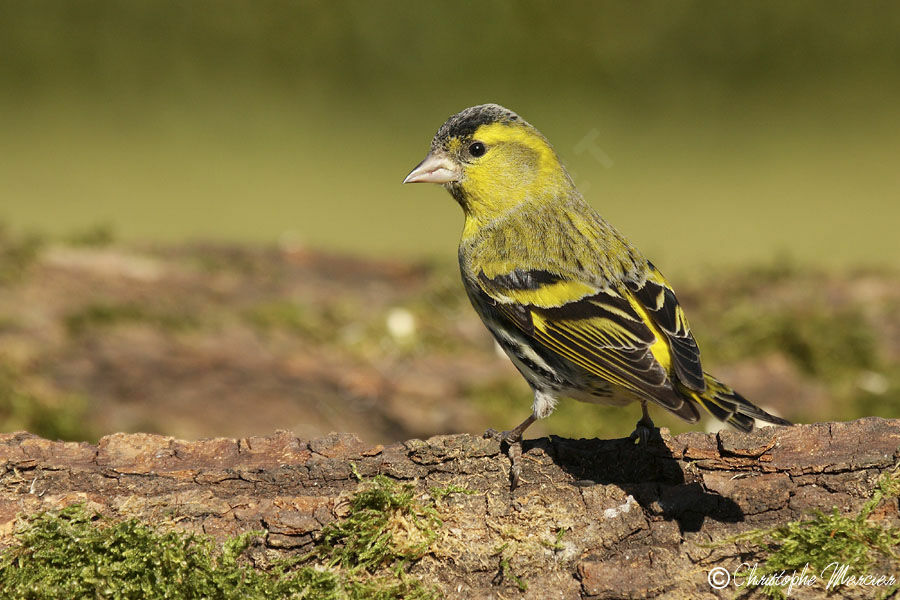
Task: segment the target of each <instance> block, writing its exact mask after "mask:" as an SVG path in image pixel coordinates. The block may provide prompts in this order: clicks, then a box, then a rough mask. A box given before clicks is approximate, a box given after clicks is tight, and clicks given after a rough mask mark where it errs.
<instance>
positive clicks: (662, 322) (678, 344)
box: [625, 263, 706, 392]
mask: <svg viewBox="0 0 900 600" xmlns="http://www.w3.org/2000/svg"><path fill="white" fill-rule="evenodd" d="M647 266H648V271H647V277H646V278H645V279H644V281H643V282H642V283H636V282H634V283H633V282H626V284H625V287H626V288H627V289H628V295H629V296H630V297H631V298H633V299H634V300H636V301H637V303H638V304H639V305H640V307H639V309H638V311H639V312H640V309H641V308H642V309H643V310H644V311H645V312H646V318H647V320H649V321H650V322H651V323H652V325H653V326H654V327H655V329H656V331H658V332H660V333H662V335H663V336H665V339H666V343H667V346H668V348H669V350H670V354H671V365H672V369H673V370H674V371H675V375H676V376H677V377H678V381H679V382H680V383H681V384H682V385H684V386H685V387H687V388H689V389H691V390H693V391H695V392H703V390H704V389H705V388H706V382H705V377H704V374H703V367H702V366H701V364H700V349H699V348H698V347H697V342H696V340H694V335H693V334H692V333H691V326H690V325H688V321H687V317H685V315H684V310H682V308H681V305H680V304H678V298H676V297H675V292H674V291H673V290H672V287H671V286H670V285H669V282H668V281H666V279H665V277H663V276H662V273H660V272H659V271H657V270H656V267H654V266H653V265H652V264H651V263H647Z"/></svg>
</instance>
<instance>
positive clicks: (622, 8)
mask: <svg viewBox="0 0 900 600" xmlns="http://www.w3.org/2000/svg"><path fill="white" fill-rule="evenodd" d="M898 32H900V4H898V3H896V2H864V3H863V2H856V3H854V2H832V1H795V2H783V1H778V2H776V1H763V2H743V3H734V2H725V1H721V2H711V1H703V2H701V1H686V0H679V1H653V2H584V3H567V4H561V3H550V2H533V1H525V2H512V1H504V0H495V1H490V0H480V1H478V2H465V1H455V2H444V3H425V2H421V1H417V2H412V1H411V2H364V1H349V2H348V1H331V2H287V1H271V0H256V1H235V0H215V1H213V0H209V1H184V0H181V1H173V0H154V1H144V0H130V1H115V2H114V1H107V0H104V1H97V0H79V1H77V2H71V1H70V2H64V1H56V2H55V1H49V0H29V1H28V2H19V1H13V0H0V156H2V160H0V429H3V430H11V429H16V428H26V429H29V430H31V431H35V432H37V433H41V434H43V435H47V436H51V437H57V436H58V437H64V438H69V439H96V437H97V436H99V435H102V434H104V433H109V432H112V431H119V430H122V431H135V430H142V431H158V432H163V433H169V434H173V435H178V436H181V437H186V438H193V437H203V436H208V435H233V436H241V435H249V434H251V433H255V434H266V433H270V432H271V431H272V430H273V429H275V428H279V427H287V428H290V429H293V430H294V431H296V432H298V435H304V436H315V435H321V434H323V433H325V432H327V431H328V430H329V429H339V430H352V431H356V432H358V433H359V434H360V435H361V436H362V437H363V438H364V439H367V440H370V441H373V442H377V441H390V440H395V439H404V438H406V437H411V436H414V435H415V436H424V435H429V434H431V433H438V432H458V431H476V430H478V429H479V428H483V427H486V426H488V425H491V426H495V427H509V426H512V425H514V424H515V423H517V422H518V421H520V420H521V418H522V417H523V416H524V415H525V414H526V413H527V410H528V400H527V398H528V390H527V387H526V385H525V384H524V382H523V381H522V380H521V378H519V377H518V375H517V374H515V373H514V372H513V370H512V369H511V367H510V366H509V365H508V363H507V361H506V360H505V359H503V358H501V357H499V356H497V354H496V353H495V352H494V347H493V343H492V341H491V340H490V339H489V337H488V335H487V334H486V333H485V331H484V329H483V328H482V327H481V324H480V323H478V321H477V319H476V317H475V316H474V313H473V312H472V311H471V309H470V307H469V306H468V304H467V302H466V300H465V297H464V295H463V292H462V289H461V286H460V285H459V281H458V275H457V274H456V273H455V272H454V267H453V262H454V261H455V259H456V250H455V246H456V241H457V239H458V236H459V231H460V229H461V226H462V215H461V214H460V210H459V208H458V207H457V206H456V205H455V203H454V202H453V201H452V200H451V199H450V197H449V196H448V195H447V194H446V193H445V192H444V191H443V190H441V189H439V188H437V187H434V186H402V185H401V184H400V182H401V181H402V179H403V177H404V176H405V175H406V173H407V172H408V171H409V170H410V169H411V168H412V167H413V166H414V165H416V164H417V163H418V162H419V160H420V159H421V158H422V157H423V156H424V154H425V153H426V151H427V149H428V145H429V142H430V140H431V136H432V135H433V133H434V132H435V131H436V130H437V128H438V127H439V126H440V125H441V123H443V121H444V120H445V119H446V118H447V117H448V116H450V115H451V114H453V113H455V112H457V111H459V110H461V109H462V108H465V107H467V106H470V105H473V104H478V103H483V102H498V103H501V104H504V105H506V106H507V107H509V108H511V109H513V110H516V111H517V112H519V113H520V114H521V115H522V116H523V117H524V118H526V119H528V120H529V121H531V122H532V123H533V124H534V125H536V126H537V127H538V128H539V129H540V130H541V131H542V132H543V133H544V134H545V135H546V136H547V137H548V138H549V139H550V140H551V141H552V142H553V143H554V145H555V147H556V149H557V151H558V153H559V154H560V156H561V157H562V159H563V160H564V162H565V163H566V164H567V166H568V167H569V169H570V171H571V172H572V174H573V176H574V178H575V180H576V183H577V184H578V186H579V188H580V189H581V190H582V192H584V194H585V196H586V197H587V198H588V200H589V201H590V202H591V203H593V204H594V205H595V206H596V207H597V208H598V209H599V210H600V212H601V213H602V214H603V215H604V216H605V217H607V218H608V219H609V220H610V221H611V222H612V223H614V224H615V225H616V226H617V227H618V228H619V229H620V230H622V231H623V232H624V233H625V234H626V235H627V236H628V237H629V238H630V239H632V241H634V242H635V243H636V244H637V245H638V246H639V247H640V248H642V249H643V250H644V251H645V253H646V254H647V255H648V256H649V257H651V258H652V259H653V260H654V262H655V263H656V264H657V265H658V266H659V267H660V268H661V269H662V270H663V271H664V272H665V273H666V274H667V275H668V276H669V278H670V279H671V280H672V281H673V283H674V284H675V287H676V289H677V290H678V291H679V297H680V299H681V301H682V303H683V304H684V305H685V308H686V309H687V312H688V315H689V316H690V317H691V319H692V323H693V325H694V329H695V330H696V332H697V337H698V340H699V341H700V343H701V347H702V348H703V349H704V350H703V351H704V365H707V366H708V368H710V369H711V370H713V371H715V372H716V373H718V374H720V375H721V376H722V377H723V378H724V379H726V380H727V381H729V382H731V383H732V384H733V385H735V387H736V388H738V389H740V390H741V391H743V392H744V393H746V394H747V395H748V397H750V398H751V399H752V400H754V401H756V402H758V403H759V404H761V405H763V406H765V407H767V408H770V409H772V410H776V411H778V412H779V414H782V415H784V416H786V417H788V418H791V419H796V420H798V421H812V420H824V419H847V418H854V417H858V416H864V415H870V414H878V415H881V416H885V417H888V416H900V366H898V365H900V360H898V357H900V276H898V269H897V267H900V259H898V257H900V236H898V235H897V229H898V225H900V168H898V164H897V163H898V157H900V35H898ZM32 233H36V234H37V235H32ZM322 250H324V251H326V252H331V253H326V254H322V253H321V251H322ZM637 416H638V411H637V409H636V408H635V407H632V408H631V409H628V410H624V411H623V410H618V409H617V410H603V409H600V408H598V407H595V406H589V405H583V404H576V403H563V404H562V405H561V407H560V409H559V411H558V413H557V414H556V415H554V416H553V417H552V418H551V419H549V420H548V421H545V422H542V423H540V424H538V425H536V426H535V427H534V429H533V430H532V432H530V433H532V434H534V435H539V434H543V433H548V432H553V433H556V434H558V435H568V436H579V435H586V436H593V435H598V436H607V437H618V436H622V435H625V434H627V432H628V431H630V428H631V425H632V424H633V422H634V421H635V420H636V419H637ZM657 417H659V415H658V414H657ZM659 422H660V423H663V424H666V425H671V426H672V427H675V428H677V429H678V430H683V429H686V428H689V426H687V425H684V424H680V423H678V422H676V421H674V420H673V419H666V418H665V417H662V418H660V419H659Z"/></svg>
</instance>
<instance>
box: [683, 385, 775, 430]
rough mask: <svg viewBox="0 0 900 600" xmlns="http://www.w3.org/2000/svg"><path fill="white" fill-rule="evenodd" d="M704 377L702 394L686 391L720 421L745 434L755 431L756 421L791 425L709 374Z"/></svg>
mask: <svg viewBox="0 0 900 600" xmlns="http://www.w3.org/2000/svg"><path fill="white" fill-rule="evenodd" d="M703 375H704V379H705V380H706V390H704V391H703V392H702V393H701V392H695V391H692V390H684V391H685V392H687V395H689V396H690V398H691V399H692V400H694V402H696V403H697V404H699V405H700V406H702V407H703V408H704V409H706V411H707V412H709V414H711V415H712V416H714V417H715V418H717V419H719V420H720V421H725V422H726V423H728V424H729V425H731V426H732V427H734V428H735V429H740V430H741V431H744V432H748V431H752V430H753V422H754V420H755V419H759V420H760V421H766V422H768V423H774V424H775V425H791V422H790V421H786V420H784V419H782V418H781V417H776V416H775V415H770V414H769V413H767V412H766V411H764V410H763V409H761V408H760V407H758V406H756V405H755V404H753V403H752V402H750V401H749V400H747V399H746V398H744V397H743V396H741V395H740V394H738V393H737V392H735V391H734V390H733V389H731V388H730V387H729V386H727V385H725V384H724V383H722V382H721V381H719V380H718V379H716V378H715V377H713V376H712V375H710V374H709V373H704V374H703Z"/></svg>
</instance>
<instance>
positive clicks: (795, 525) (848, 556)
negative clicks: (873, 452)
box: [727, 470, 900, 599]
mask: <svg viewBox="0 0 900 600" xmlns="http://www.w3.org/2000/svg"><path fill="white" fill-rule="evenodd" d="M898 493H900V471H897V470H894V471H893V472H891V473H887V474H885V475H883V476H882V477H881V478H880V479H879V481H878V484H877V486H876V488H875V491H874V493H873V494H872V497H871V498H870V499H869V500H868V501H867V502H866V503H865V505H863V507H862V509H861V510H860V511H859V513H858V514H856V515H846V516H845V515H841V514H840V513H839V512H838V510H837V508H835V509H834V511H833V512H831V513H823V512H821V511H816V512H815V513H813V517H812V518H811V519H807V520H804V521H791V522H789V523H785V524H784V525H779V526H778V527H773V528H771V529H765V530H759V531H751V532H748V533H745V534H742V535H740V536H737V537H735V538H731V539H729V540H727V542H736V541H749V542H751V544H753V545H754V546H755V547H756V548H757V549H758V550H761V551H764V552H765V553H766V555H767V558H766V560H765V563H764V564H762V565H760V567H758V568H757V573H756V574H757V575H759V576H760V577H765V576H766V575H770V574H775V573H780V572H782V571H789V572H790V571H796V572H798V573H799V572H801V571H802V570H803V568H804V567H805V566H806V565H809V568H810V570H811V571H812V572H814V573H817V574H819V573H822V572H823V571H826V570H827V568H828V567H829V565H832V564H833V563H838V564H840V565H847V567H848V570H847V575H848V576H851V575H855V576H858V575H864V574H866V573H867V570H868V569H869V568H870V567H871V566H872V565H873V564H874V562H875V559H876V557H878V556H879V555H880V556H882V557H887V558H889V559H893V560H895V561H896V560H898V559H900V557H898V555H897V553H896V548H897V546H898V545H900V529H898V528H895V527H884V526H882V525H880V524H878V523H876V522H873V521H872V520H870V519H869V517H870V516H871V514H872V511H873V510H874V509H875V507H876V506H878V505H879V504H880V503H881V502H882V501H883V500H884V499H886V498H896V497H897V495H898ZM746 575H747V574H746V573H738V574H736V576H746ZM762 591H763V592H764V593H765V594H766V595H767V596H769V597H770V598H778V599H781V598H785V594H784V588H782V587H780V586H777V585H765V586H763V587H762Z"/></svg>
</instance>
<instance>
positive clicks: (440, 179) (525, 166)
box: [403, 104, 573, 223]
mask: <svg viewBox="0 0 900 600" xmlns="http://www.w3.org/2000/svg"><path fill="white" fill-rule="evenodd" d="M403 183H439V184H443V185H444V187H445V188H447V190H448V191H449V192H450V194H451V195H452V196H453V197H454V198H455V199H456V200H457V201H458V202H459V203H460V205H461V206H462V207H463V210H464V211H465V212H466V217H467V220H468V219H472V220H475V221H478V222H481V223H486V222H489V221H491V220H493V219H494V218H496V217H498V216H500V215H502V214H504V213H505V212H507V211H508V210H510V209H512V208H515V207H516V206H518V205H520V204H523V203H527V202H533V201H538V202H540V201H544V202H546V201H548V199H552V198H559V197H562V196H563V195H565V194H566V193H567V192H568V191H569V190H571V189H573V185H572V180H571V179H570V178H569V175H568V174H567V173H566V170H565V169H564V168H563V166H562V164H561V163H560V162H559V158H557V156H556V152H554V151H553V148H552V147H551V146H550V143H549V142H548V141H547V139H546V138H545V137H544V136H543V135H541V133H540V132H539V131H538V130H537V129H535V128H534V127H532V126H531V125H530V124H529V123H528V122H527V121H525V120H524V119H522V118H521V117H520V116H519V115H517V114H516V113H514V112H512V111H511V110H509V109H506V108H503V107H502V106H500V105H498V104H481V105H479V106H473V107H471V108H467V109H465V110H464V111H462V112H460V113H457V114H455V115H453V116H452V117H450V118H449V119H448V120H447V122H446V123H444V124H443V125H442V126H441V128H440V129H439V130H438V132H437V133H436V134H435V136H434V139H433V140H432V141H431V151H430V152H429V153H428V156H426V157H425V160H423V161H422V162H421V163H419V165H418V166H417V167H416V168H415V169H413V170H412V172H411V173H410V174H409V175H407V176H406V179H404V180H403Z"/></svg>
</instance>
